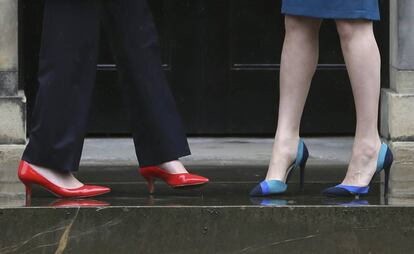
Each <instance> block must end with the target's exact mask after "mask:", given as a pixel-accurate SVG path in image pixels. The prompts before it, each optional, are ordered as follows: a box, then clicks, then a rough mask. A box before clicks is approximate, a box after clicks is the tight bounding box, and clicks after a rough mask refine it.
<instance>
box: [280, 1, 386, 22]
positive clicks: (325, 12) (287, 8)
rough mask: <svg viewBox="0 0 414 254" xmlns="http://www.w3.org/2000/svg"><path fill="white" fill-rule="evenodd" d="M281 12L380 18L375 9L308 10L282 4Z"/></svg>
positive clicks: (329, 16) (296, 14)
mask: <svg viewBox="0 0 414 254" xmlns="http://www.w3.org/2000/svg"><path fill="white" fill-rule="evenodd" d="M282 13H283V14H287V15H294V16H304V17H311V18H320V19H367V20H373V21H378V20H380V15H379V12H377V11H373V12H370V11H365V10H356V11H334V10H310V9H305V8H295V7H290V6H286V5H283V7H282Z"/></svg>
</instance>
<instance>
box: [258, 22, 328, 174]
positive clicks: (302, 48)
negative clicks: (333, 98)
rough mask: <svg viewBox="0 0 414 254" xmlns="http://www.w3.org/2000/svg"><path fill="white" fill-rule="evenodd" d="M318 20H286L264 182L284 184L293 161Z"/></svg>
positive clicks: (316, 44)
mask: <svg viewBox="0 0 414 254" xmlns="http://www.w3.org/2000/svg"><path fill="white" fill-rule="evenodd" d="M320 24H321V20H320V19H312V18H306V17H298V16H289V15H287V16H286V18H285V27H286V36H285V41H284V45H283V51H282V59H281V68H280V102H279V119H278V125H277V131H276V137H275V142H274V145H273V153H272V159H271V161H270V165H269V170H268V172H267V176H266V180H271V179H272V180H285V176H286V170H287V168H288V167H289V165H290V164H291V163H292V162H293V161H294V160H295V157H296V152H297V146H298V142H299V126H300V120H301V117H302V112H303V108H304V106H305V102H306V97H307V95H308V92H309V88H310V84H311V80H312V77H313V75H314V73H315V70H316V66H317V63H318V55H319V39H318V37H319V27H320Z"/></svg>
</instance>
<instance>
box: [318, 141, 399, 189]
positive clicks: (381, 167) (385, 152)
mask: <svg viewBox="0 0 414 254" xmlns="http://www.w3.org/2000/svg"><path fill="white" fill-rule="evenodd" d="M393 161H394V157H393V154H392V152H391V149H390V148H389V147H388V145H387V144H382V145H381V149H380V152H379V154H378V160H377V169H376V171H375V174H374V175H376V174H380V173H381V171H384V173H385V178H384V196H386V195H387V194H388V181H389V175H390V171H391V165H392V162H393ZM371 181H372V179H371ZM322 193H323V194H325V195H327V196H331V197H332V196H333V197H349V196H360V195H365V194H368V193H369V185H368V186H364V187H358V186H351V185H343V184H339V185H337V186H334V187H330V188H328V189H325V190H324V191H323V192H322Z"/></svg>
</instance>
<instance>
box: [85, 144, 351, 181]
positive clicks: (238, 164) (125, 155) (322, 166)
mask: <svg viewBox="0 0 414 254" xmlns="http://www.w3.org/2000/svg"><path fill="white" fill-rule="evenodd" d="M352 141H353V140H352V138H349V137H318V138H305V142H306V143H307V146H308V147H309V151H310V158H309V160H308V164H307V170H306V172H307V173H306V179H307V181H308V182H312V183H336V182H339V181H341V180H342V178H343V177H344V175H345V172H346V169H347V165H348V161H349V158H350V156H351V149H352ZM272 142H273V139H270V138H190V139H189V143H190V146H191V149H192V152H193V154H192V155H191V156H189V157H185V158H183V159H182V161H183V162H184V164H185V165H186V166H187V167H188V168H189V169H191V172H194V173H198V174H201V175H205V176H207V177H209V178H210V179H211V180H212V181H214V182H240V181H241V182H246V181H249V182H258V181H259V180H261V179H263V177H264V176H265V174H266V171H267V168H268V163H269V160H270V154H271V151H272ZM80 169H81V170H80V172H79V174H78V177H79V178H80V179H82V180H84V181H89V182H91V181H92V182H99V183H106V182H130V181H134V182H135V181H138V182H140V181H143V179H142V178H141V177H139V176H138V174H137V170H138V162H137V159H136V155H135V153H134V146H133V142H132V140H130V139H125V138H116V139H113V138H110V139H102V138H100V139H87V140H86V141H85V147H84V151H83V156H82V162H81V168H80ZM297 180H298V176H294V177H293V179H292V182H297Z"/></svg>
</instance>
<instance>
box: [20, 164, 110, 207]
mask: <svg viewBox="0 0 414 254" xmlns="http://www.w3.org/2000/svg"><path fill="white" fill-rule="evenodd" d="M18 174H19V178H20V181H22V182H23V183H24V185H25V186H26V199H27V200H30V197H31V195H32V185H33V184H38V185H40V186H42V187H43V188H45V189H47V190H48V191H50V192H52V193H53V194H54V195H56V196H57V197H62V198H86V197H94V196H98V195H101V194H104V193H107V192H110V191H111V189H109V188H107V187H103V186H94V185H84V186H82V187H79V188H75V189H66V188H62V187H59V186H57V185H55V184H53V183H52V182H50V181H49V180H47V179H46V178H45V177H43V176H42V175H40V174H39V173H37V172H36V171H35V170H34V169H33V168H32V167H31V166H30V164H29V163H27V162H25V161H21V162H20V166H19V172H18Z"/></svg>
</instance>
